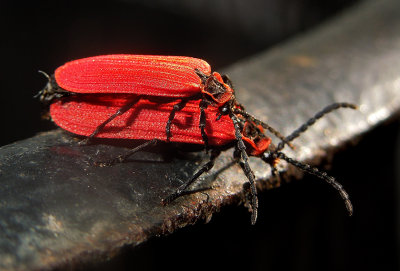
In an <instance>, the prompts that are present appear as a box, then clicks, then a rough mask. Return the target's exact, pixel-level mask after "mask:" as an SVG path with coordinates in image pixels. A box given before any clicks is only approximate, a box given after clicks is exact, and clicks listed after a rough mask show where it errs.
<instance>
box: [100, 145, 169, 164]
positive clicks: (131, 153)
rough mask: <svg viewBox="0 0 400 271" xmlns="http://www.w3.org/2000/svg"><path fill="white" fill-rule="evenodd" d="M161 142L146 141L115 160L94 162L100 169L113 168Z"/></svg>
mask: <svg viewBox="0 0 400 271" xmlns="http://www.w3.org/2000/svg"><path fill="white" fill-rule="evenodd" d="M160 141H161V140H159V139H157V138H154V139H152V140H150V141H146V142H145V143H143V144H141V145H139V146H137V147H135V148H133V149H131V150H130V151H129V152H127V153H125V154H121V155H118V156H117V157H115V158H114V159H112V160H110V161H106V162H94V165H95V166H99V167H108V166H112V165H115V164H118V163H122V162H124V161H125V160H126V159H128V158H129V157H130V156H132V155H133V154H135V153H137V152H138V151H141V150H142V149H144V148H146V147H148V146H154V145H156V144H157V143H158V142H160Z"/></svg>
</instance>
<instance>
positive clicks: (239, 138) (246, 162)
mask: <svg viewBox="0 0 400 271" xmlns="http://www.w3.org/2000/svg"><path fill="white" fill-rule="evenodd" d="M229 116H230V118H231V119H232V121H233V125H234V127H235V137H236V140H237V146H236V149H237V151H238V152H239V153H240V154H241V157H242V162H241V163H240V165H241V167H242V169H243V171H244V174H245V175H246V177H247V179H248V180H249V183H250V193H251V208H252V213H251V224H252V225H254V224H255V223H256V221H257V214H258V198H257V188H256V182H255V176H254V173H253V171H252V170H251V168H250V165H249V157H248V155H247V153H246V146H245V145H244V142H243V140H242V133H241V129H240V121H239V119H238V118H237V117H236V115H234V114H233V113H231V114H229Z"/></svg>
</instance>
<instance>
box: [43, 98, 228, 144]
mask: <svg viewBox="0 0 400 271" xmlns="http://www.w3.org/2000/svg"><path fill="white" fill-rule="evenodd" d="M129 97H130V96H128V95H126V96H124V95H119V96H117V97H112V96H110V95H83V96H78V97H65V98H63V99H62V100H59V101H56V102H54V103H52V104H51V106H50V114H51V117H52V119H53V121H54V122H55V123H56V124H57V125H58V126H60V127H61V128H63V129H65V130H67V131H69V132H72V133H74V134H77V135H82V136H90V135H91V133H92V132H93V131H94V130H95V129H96V128H97V127H98V126H99V125H100V124H101V123H102V122H103V121H104V120H105V119H107V118H108V117H109V116H110V115H112V114H114V113H115V111H117V110H118V109H119V108H121V107H122V106H124V105H125V104H126V103H127V102H128V101H129ZM199 102H200V101H190V102H189V103H188V104H187V105H186V106H185V108H184V109H183V110H181V111H178V112H177V113H176V115H175V118H174V120H173V125H172V127H171V131H172V134H173V136H172V137H171V139H170V140H171V141H173V142H184V143H191V144H203V140H202V137H201V133H200V129H199V127H198V120H199V118H200V112H199ZM175 104H176V102H169V103H158V102H155V101H149V100H146V99H142V100H139V101H138V102H137V103H136V104H135V105H133V106H132V107H131V108H130V109H129V110H128V111H127V112H125V113H124V114H123V115H121V116H118V117H117V118H115V119H114V120H113V121H112V122H110V123H109V124H108V125H107V126H105V127H104V129H102V130H101V131H100V132H99V134H97V135H96V137H99V138H121V139H144V140H152V139H154V138H158V139H160V140H166V134H165V124H166V122H167V121H168V117H169V114H170V112H171V110H172V108H173V106H174V105H175ZM217 112H218V111H217V110H216V109H215V108H213V107H210V108H208V109H206V116H207V118H206V132H207V134H208V138H209V144H210V145H224V144H227V143H230V142H232V141H233V140H235V133H234V128H233V124H232V121H231V119H230V118H229V117H228V116H226V115H225V116H222V117H221V119H220V120H218V121H215V115H216V113H217Z"/></svg>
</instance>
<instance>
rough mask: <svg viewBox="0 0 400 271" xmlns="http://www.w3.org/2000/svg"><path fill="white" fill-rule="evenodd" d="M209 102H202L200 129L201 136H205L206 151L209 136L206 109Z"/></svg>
mask: <svg viewBox="0 0 400 271" xmlns="http://www.w3.org/2000/svg"><path fill="white" fill-rule="evenodd" d="M207 106H208V104H207V103H206V102H205V101H201V102H200V123H199V127H200V131H201V137H202V138H203V141H204V145H205V147H206V151H208V148H209V146H208V136H207V133H206V131H205V129H206V112H205V111H204V110H205V109H206V108H207Z"/></svg>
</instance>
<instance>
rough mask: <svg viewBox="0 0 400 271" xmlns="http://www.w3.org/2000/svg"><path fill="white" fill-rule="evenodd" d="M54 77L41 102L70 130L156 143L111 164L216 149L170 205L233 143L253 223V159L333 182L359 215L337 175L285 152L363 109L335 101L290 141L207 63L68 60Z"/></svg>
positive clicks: (160, 59) (118, 57)
mask: <svg viewBox="0 0 400 271" xmlns="http://www.w3.org/2000/svg"><path fill="white" fill-rule="evenodd" d="M48 78H49V83H48V84H47V86H46V87H45V88H44V89H43V90H42V91H41V92H39V94H38V96H40V99H41V100H42V101H44V102H50V101H51V102H53V103H52V104H51V106H50V114H51V116H52V118H53V120H54V121H55V123H56V124H57V125H59V126H60V127H62V128H63V129H65V130H68V131H70V132H72V133H75V134H78V135H83V136H87V137H88V138H89V139H90V138H93V137H95V136H96V137H103V138H125V139H145V140H149V141H148V142H146V143H144V144H143V145H141V146H139V147H137V148H135V149H134V150H132V151H131V152H130V153H128V154H126V155H124V156H121V157H118V158H117V159H114V160H113V161H111V162H110V163H108V164H112V163H114V162H115V161H120V160H123V159H125V158H126V157H127V156H129V155H131V154H132V153H134V152H136V151H138V150H140V149H142V148H143V147H146V146H148V145H150V144H153V143H154V142H157V141H158V140H163V141H174V142H182V143H193V144H205V146H206V148H208V146H209V145H210V146H213V148H212V152H211V157H210V161H209V162H208V163H207V164H205V165H204V166H203V167H202V168H201V169H200V170H199V171H198V172H197V173H196V174H195V175H194V176H193V177H192V178H191V179H190V180H189V181H188V182H186V183H184V184H183V185H182V186H180V187H179V188H178V189H177V190H176V191H175V192H174V193H173V194H171V195H170V196H169V197H167V198H166V199H164V200H163V202H164V203H168V202H171V201H172V200H174V199H176V198H177V197H179V196H181V195H182V194H183V193H184V192H186V191H187V190H188V187H189V186H190V184H192V183H193V182H194V181H195V180H197V179H198V177H199V176H200V175H201V174H203V173H204V172H206V171H209V170H210V169H211V168H212V167H213V165H214V161H215V159H216V158H217V157H218V155H219V154H220V152H221V150H223V149H224V148H226V147H228V146H232V145H234V147H235V151H234V155H235V158H236V159H237V161H238V162H239V164H240V165H241V167H242V169H243V171H244V173H245V175H246V177H247V178H248V180H249V182H250V189H251V195H252V199H251V207H252V219H251V222H252V224H254V223H255V222H256V219H257V208H258V200H257V190H256V186H255V177H254V174H253V172H252V170H251V168H250V166H249V163H248V156H249V155H251V156H257V157H260V158H261V159H262V160H263V161H265V162H267V163H268V164H270V165H271V169H272V172H273V174H277V169H276V164H277V163H278V161H279V159H283V160H285V161H287V162H289V163H291V164H293V165H295V166H296V167H298V168H300V169H302V170H304V171H306V172H308V173H311V174H314V175H317V176H318V177H320V178H322V179H324V180H326V181H327V182H328V183H330V184H331V185H332V186H333V187H335V188H336V189H337V190H338V191H339V193H340V195H341V196H342V198H343V199H344V201H345V204H346V207H347V209H348V211H349V213H350V215H351V213H352V205H351V202H350V200H349V197H348V195H347V193H346V192H345V191H344V189H343V188H342V186H341V185H340V184H339V183H338V182H337V181H336V180H335V179H334V178H333V177H330V176H328V175H327V174H326V173H324V172H321V171H320V170H318V169H317V168H314V167H310V166H309V165H306V164H303V163H300V162H298V161H295V160H293V159H291V158H289V157H287V156H286V155H285V154H284V153H282V152H281V150H282V149H283V147H284V146H285V144H290V142H291V141H292V140H293V139H295V138H297V137H298V136H299V135H300V134H301V133H303V132H304V131H305V130H306V129H307V128H308V127H309V126H311V125H312V124H314V123H315V121H316V120H317V119H319V118H321V117H322V116H324V115H325V114H327V113H329V112H331V111H333V110H335V109H338V108H341V107H347V108H353V109H354V108H356V106H354V105H353V104H349V103H334V104H332V105H330V106H328V107H326V108H324V109H323V110H322V111H320V112H318V113H317V114H316V115H315V116H314V117H312V118H310V119H309V120H308V121H307V122H306V123H305V124H303V125H302V126H301V127H299V129H296V130H295V131H294V132H293V133H292V134H290V135H289V136H287V137H284V136H282V135H281V134H280V133H279V132H278V131H276V130H275V129H273V128H272V127H270V126H269V125H268V124H266V123H263V122H262V121H260V120H258V119H256V118H255V117H253V116H252V115H250V114H249V113H247V112H246V111H245V110H244V108H243V106H242V105H241V104H239V103H238V102H237V101H236V98H235V92H234V90H233V88H232V83H231V82H230V80H229V79H228V77H227V76H221V75H220V74H219V73H217V72H213V73H211V68H210V65H209V64H208V63H207V62H205V61H204V60H201V59H196V58H191V57H181V56H141V55H105V56H97V57H89V58H84V59H79V60H75V61H71V62H68V63H66V64H65V65H63V66H61V67H59V68H58V69H57V70H56V71H55V74H54V75H53V76H52V77H49V76H48ZM117 117H118V118H117ZM197 121H198V122H199V125H197V124H196V122H197ZM171 124H174V125H173V126H172V127H171ZM264 129H267V130H268V131H269V132H271V133H272V134H274V135H275V136H277V137H278V138H280V140H281V141H280V143H279V144H278V145H277V146H274V145H272V144H271V138H269V137H267V136H266V135H265V133H264Z"/></svg>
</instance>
